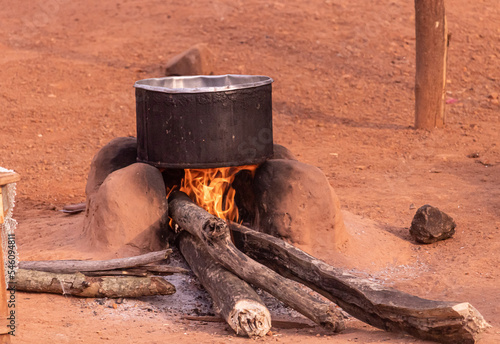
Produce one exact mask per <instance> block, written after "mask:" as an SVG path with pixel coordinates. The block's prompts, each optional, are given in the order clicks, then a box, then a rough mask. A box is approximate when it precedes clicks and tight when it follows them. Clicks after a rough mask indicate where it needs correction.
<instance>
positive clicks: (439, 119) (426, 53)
mask: <svg viewBox="0 0 500 344" xmlns="http://www.w3.org/2000/svg"><path fill="white" fill-rule="evenodd" d="M415 35H416V75H415V128H417V129H434V128H441V127H443V125H444V123H445V113H444V104H445V95H446V91H445V86H446V60H447V53H448V28H447V25H446V16H445V8H444V0H415Z"/></svg>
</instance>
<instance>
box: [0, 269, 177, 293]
mask: <svg viewBox="0 0 500 344" xmlns="http://www.w3.org/2000/svg"><path fill="white" fill-rule="evenodd" d="M9 289H15V290H17V291H25V292H35V293H51V294H62V295H73V296H79V297H96V298H102V297H108V298H120V297H127V298H131V297H141V296H152V295H171V294H174V293H175V287H174V286H173V285H172V284H170V283H169V282H167V281H165V280H164V279H163V278H161V277H130V276H126V277H125V276H124V277H88V276H85V275H83V274H81V273H75V274H56V273H51V272H45V271H35V270H25V269H18V270H17V272H16V278H15V280H14V283H9Z"/></svg>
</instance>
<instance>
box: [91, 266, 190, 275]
mask: <svg viewBox="0 0 500 344" xmlns="http://www.w3.org/2000/svg"><path fill="white" fill-rule="evenodd" d="M188 272H189V271H188V270H186V269H184V268H180V267H177V266H168V265H144V266H138V267H136V268H132V269H116V270H100V271H84V272H83V274H84V275H85V276H138V277H145V276H150V275H158V276H168V275H172V274H179V273H180V274H186V273H188Z"/></svg>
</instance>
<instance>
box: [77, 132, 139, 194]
mask: <svg viewBox="0 0 500 344" xmlns="http://www.w3.org/2000/svg"><path fill="white" fill-rule="evenodd" d="M136 162H137V139H136V138H135V137H117V138H115V139H113V140H111V141H110V142H109V143H108V144H107V145H105V146H104V147H102V148H101V149H100V150H99V151H98V152H97V154H96V155H95V156H94V158H93V159H92V163H91V164H90V171H89V175H88V178H87V186H86V187H85V194H86V195H87V197H88V196H89V195H91V194H93V193H94V192H96V191H97V190H98V189H99V187H100V186H101V184H102V183H103V182H104V179H106V177H107V176H108V175H109V174H110V173H112V172H114V171H116V170H119V169H121V168H124V167H126V166H129V165H132V164H134V163H136Z"/></svg>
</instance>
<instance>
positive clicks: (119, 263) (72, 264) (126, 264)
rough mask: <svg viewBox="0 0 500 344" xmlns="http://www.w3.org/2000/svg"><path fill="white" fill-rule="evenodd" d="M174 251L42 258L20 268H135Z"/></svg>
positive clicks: (66, 270)
mask: <svg viewBox="0 0 500 344" xmlns="http://www.w3.org/2000/svg"><path fill="white" fill-rule="evenodd" d="M171 253H172V250H171V249H166V250H163V251H157V252H150V253H146V254H143V255H140V256H135V257H127V258H117V259H110V260H41V261H22V262H19V268H21V269H26V270H37V271H45V272H54V273H68V274H71V273H75V272H86V271H101V270H115V269H125V268H133V267H136V266H138V265H146V264H149V263H153V262H158V261H160V260H163V259H166V258H167V257H168V256H169V255H170V254H171Z"/></svg>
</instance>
